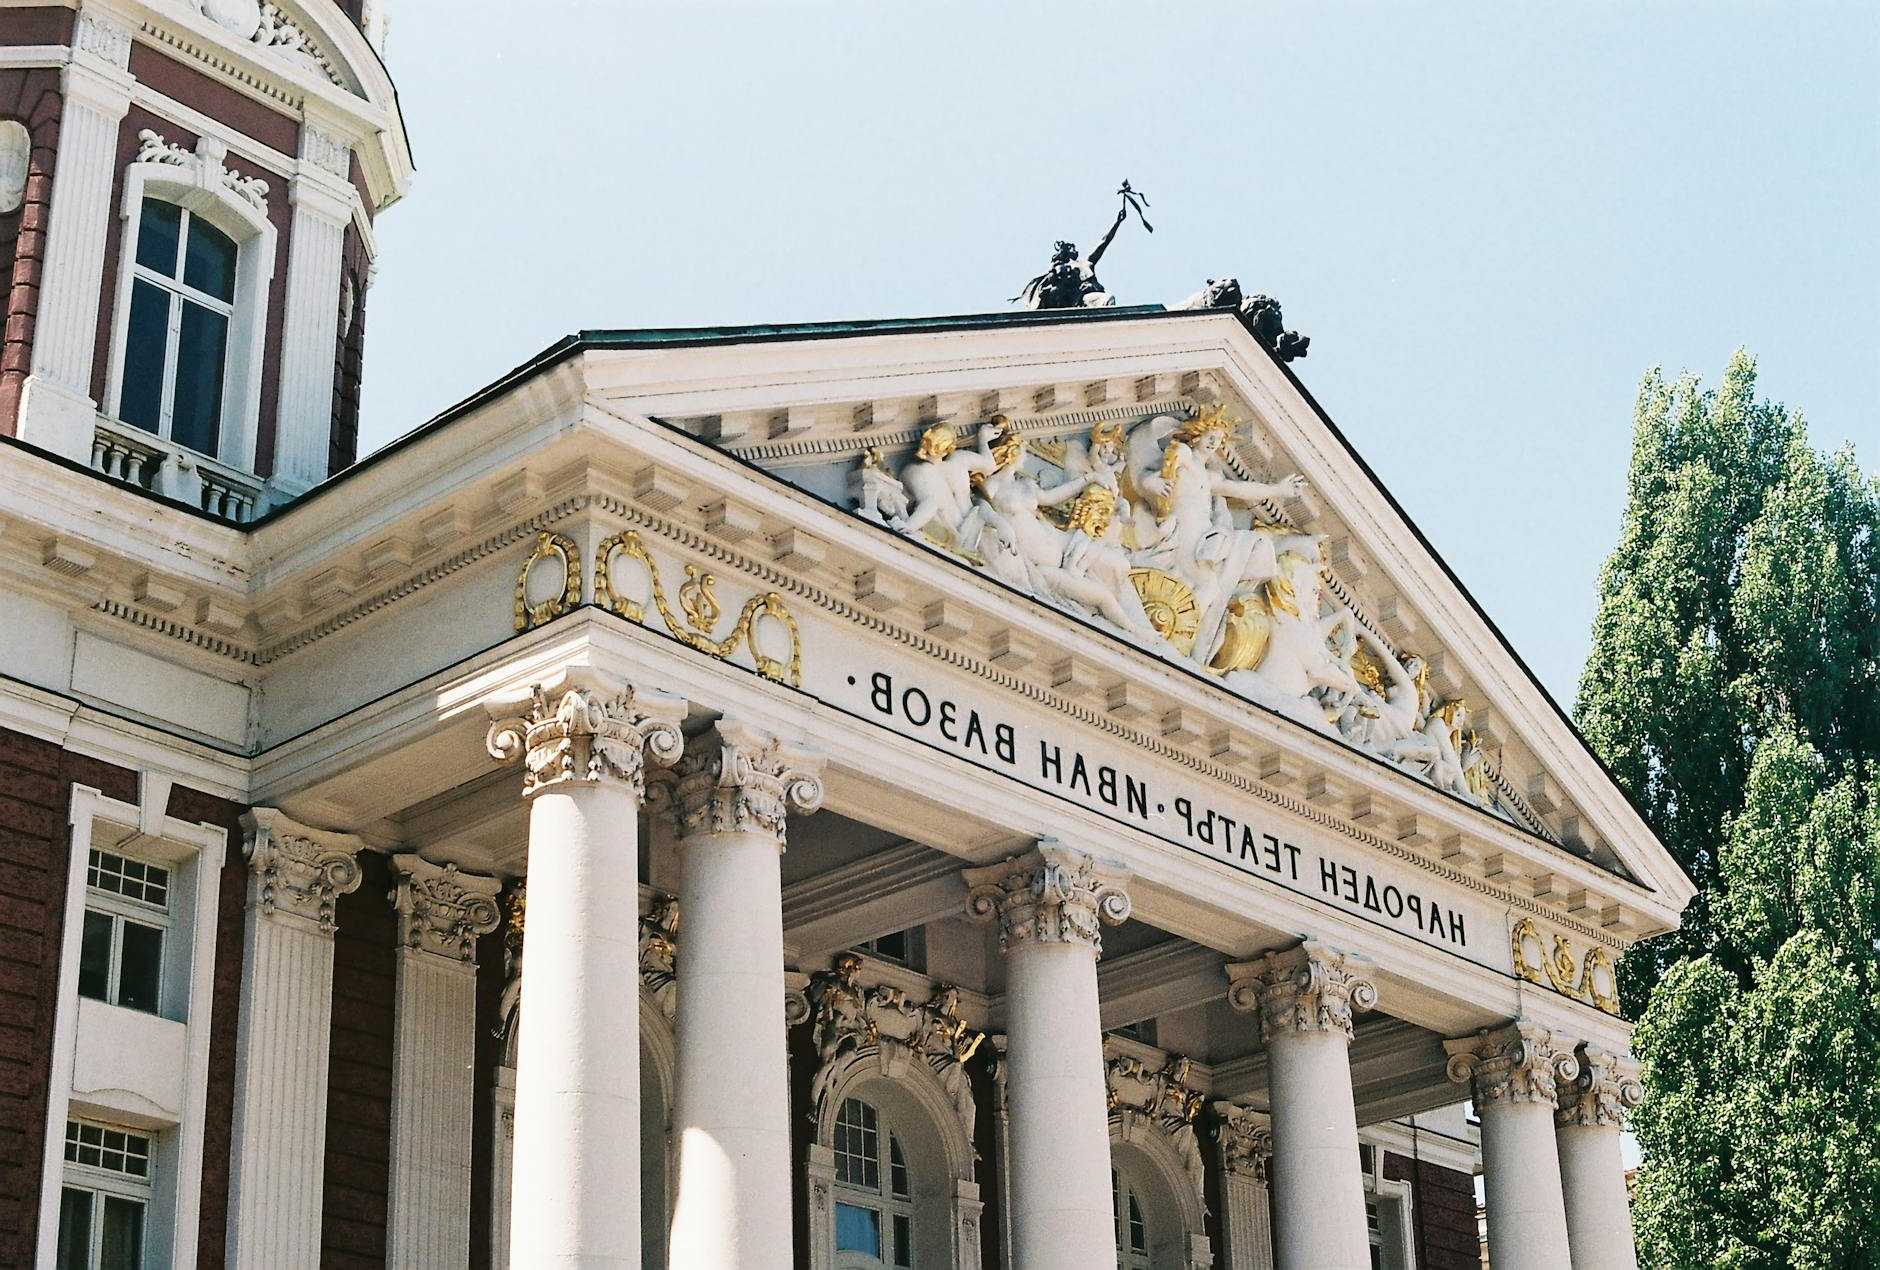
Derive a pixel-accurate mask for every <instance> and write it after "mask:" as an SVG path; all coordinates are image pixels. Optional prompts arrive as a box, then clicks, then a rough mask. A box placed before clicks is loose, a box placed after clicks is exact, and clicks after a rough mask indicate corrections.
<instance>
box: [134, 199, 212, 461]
mask: <svg viewBox="0 0 1880 1270" xmlns="http://www.w3.org/2000/svg"><path fill="white" fill-rule="evenodd" d="M235 262H236V245H235V240H234V239H233V238H230V237H229V236H228V235H227V234H225V233H223V232H222V231H221V230H219V229H217V228H216V227H215V226H214V225H211V224H210V223H209V222H208V221H206V220H204V219H203V218H202V217H201V216H199V215H196V214H193V213H191V212H186V211H184V210H183V209H182V208H181V207H179V206H177V205H176V204H175V203H166V202H164V201H163V200H162V199H158V198H145V199H144V202H143V208H142V211H141V213H140V214H139V216H138V223H137V254H136V256H135V257H134V260H133V263H132V266H131V307H130V317H129V320H128V321H127V323H126V325H125V332H124V377H123V380H124V382H123V387H122V389H121V391H120V393H119V396H118V418H120V419H122V420H123V421H124V422H125V423H128V424H131V425H133V426H135V427H139V428H142V429H144V430H145V431H146V432H154V433H156V434H157V435H158V436H162V437H168V438H169V439H170V440H172V441H174V442H176V443H177V444H178V445H186V446H188V447H189V448H190V449H192V450H196V451H199V452H201V453H203V454H215V453H216V452H217V449H218V447H219V446H220V443H221V432H222V393H223V381H224V378H225V376H226V374H227V371H228V340H229V324H230V322H231V321H232V320H233V318H234V315H235Z"/></svg>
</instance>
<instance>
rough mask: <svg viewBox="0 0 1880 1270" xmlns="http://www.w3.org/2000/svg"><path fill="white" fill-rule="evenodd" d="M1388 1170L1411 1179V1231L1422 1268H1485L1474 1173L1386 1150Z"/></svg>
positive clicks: (1392, 1175)
mask: <svg viewBox="0 0 1880 1270" xmlns="http://www.w3.org/2000/svg"><path fill="white" fill-rule="evenodd" d="M1384 1176H1385V1178H1387V1179H1388V1180H1390V1181H1393V1182H1409V1183H1410V1185H1411V1197H1410V1220H1411V1234H1412V1237H1413V1238H1414V1240H1415V1244H1416V1253H1417V1266H1418V1268H1419V1270H1481V1267H1482V1245H1481V1242H1480V1238H1479V1236H1478V1233H1477V1231H1476V1226H1475V1179H1474V1178H1473V1177H1471V1176H1470V1175H1469V1174H1467V1173H1458V1172H1457V1171H1456V1170H1454V1169H1445V1168H1439V1167H1438V1166H1436V1165H1434V1164H1431V1163H1429V1162H1428V1161H1412V1160H1409V1159H1406V1158H1405V1157H1404V1156H1401V1155H1396V1154H1394V1153H1392V1152H1388V1151H1387V1152H1385V1153H1384Z"/></svg>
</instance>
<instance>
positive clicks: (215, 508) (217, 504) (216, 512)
mask: <svg viewBox="0 0 1880 1270" xmlns="http://www.w3.org/2000/svg"><path fill="white" fill-rule="evenodd" d="M222 494H223V489H222V487H221V486H220V485H211V484H207V483H205V484H204V485H203V487H202V506H203V510H204V511H206V512H208V513H209V514H210V515H211V516H220V515H221V514H222Z"/></svg>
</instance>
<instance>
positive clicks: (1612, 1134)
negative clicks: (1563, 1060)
mask: <svg viewBox="0 0 1880 1270" xmlns="http://www.w3.org/2000/svg"><path fill="white" fill-rule="evenodd" d="M1575 1057H1577V1058H1578V1059H1579V1061H1580V1071H1579V1075H1577V1076H1575V1077H1574V1078H1573V1079H1572V1080H1571V1081H1568V1082H1565V1083H1563V1084H1562V1085H1561V1086H1560V1089H1559V1094H1560V1109H1559V1111H1557V1112H1556V1113H1555V1119H1556V1121H1557V1123H1556V1125H1555V1128H1554V1132H1555V1134H1556V1135H1557V1136H1558V1138H1559V1142H1558V1143H1557V1147H1558V1150H1559V1153H1560V1184H1561V1189H1562V1190H1563V1192H1564V1195H1565V1200H1566V1209H1567V1244H1568V1247H1569V1248H1570V1249H1571V1251H1572V1254H1573V1270H1637V1267H1638V1250H1637V1248H1636V1247H1634V1245H1633V1242H1632V1212H1631V1207H1630V1204H1629V1202H1628V1200H1627V1198H1626V1193H1625V1163H1624V1161H1623V1160H1622V1159H1621V1158H1620V1156H1619V1130H1620V1129H1621V1128H1622V1127H1623V1126H1624V1124H1625V1113H1626V1112H1627V1111H1629V1110H1630V1109H1631V1108H1633V1107H1636V1106H1638V1104H1639V1100H1640V1099H1642V1098H1644V1096H1645V1088H1644V1086H1643V1085H1641V1084H1640V1083H1639V1079H1638V1064H1636V1063H1634V1062H1631V1061H1630V1060H1628V1059H1622V1058H1615V1057H1614V1056H1613V1055H1611V1054H1608V1053H1607V1052H1606V1051H1605V1050H1603V1049H1600V1048H1599V1047H1598V1046H1597V1045H1594V1044H1592V1043H1590V1042H1588V1043H1585V1044H1582V1045H1581V1046H1580V1047H1579V1049H1578V1050H1577V1051H1575Z"/></svg>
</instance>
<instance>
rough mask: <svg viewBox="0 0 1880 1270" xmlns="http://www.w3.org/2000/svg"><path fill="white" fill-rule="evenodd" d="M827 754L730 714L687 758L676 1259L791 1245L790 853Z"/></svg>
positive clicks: (731, 1256)
mask: <svg viewBox="0 0 1880 1270" xmlns="http://www.w3.org/2000/svg"><path fill="white" fill-rule="evenodd" d="M821 770H822V759H821V757H820V756H819V755H817V754H816V753H815V752H814V751H813V750H812V749H811V748H810V747H809V746H807V745H803V744H799V743H795V742H791V741H785V740H780V739H779V738H777V737H774V736H771V735H770V734H768V733H766V732H764V731H762V730H760V729H758V728H756V727H753V726H751V725H749V724H747V723H745V722H743V721H741V720H738V719H735V718H730V717H726V718H723V719H720V720H719V721H718V723H717V725H716V726H715V727H714V728H713V729H712V730H711V731H710V732H709V733H706V734H705V735H703V736H700V737H698V738H696V739H695V740H694V741H693V743H692V745H691V746H690V748H688V750H687V751H686V754H685V756H684V757H683V758H682V759H681V760H680V761H679V763H678V765H677V767H676V769H675V772H676V779H675V780H674V782H673V788H672V791H671V793H672V807H673V811H674V813H675V815H676V816H677V818H678V822H679V829H680V842H679V850H680V853H681V855H682V856H683V858H684V864H683V867H682V869H681V878H682V883H681V888H680V895H679V908H680V911H681V912H683V913H684V914H685V938H684V942H683V945H682V947H681V949H680V952H679V956H678V961H677V967H676V969H677V991H678V999H679V1001H680V1003H681V1008H680V1010H679V1012H678V1019H677V1025H676V1028H675V1031H676V1033H677V1040H678V1051H679V1089H678V1097H677V1099H676V1100H675V1103H674V1108H673V1132H674V1133H675V1134H676V1135H677V1136H678V1141H679V1189H678V1196H677V1202H676V1203H675V1205H674V1207H673V1217H672V1244H671V1262H672V1264H673V1265H684V1266H746V1265H750V1266H755V1265H769V1264H773V1263H777V1262H778V1258H780V1257H784V1258H786V1259H787V1249H788V1248H789V1247H790V1246H791V1238H792V1236H791V1228H792V1213H791V1206H790V1121H789V1107H790V1094H789V1060H788V1054H787V1051H786V1047H785V994H786V990H787V983H786V978H785V967H784V960H783V881H782V873H781V869H782V854H783V847H784V841H785V837H786V833H785V830H786V820H787V818H788V816H789V814H790V813H792V812H795V813H797V814H799V815H807V814H809V813H811V812H814V811H815V810H816V809H817V808H818V807H819V806H821V805H822V780H821Z"/></svg>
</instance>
